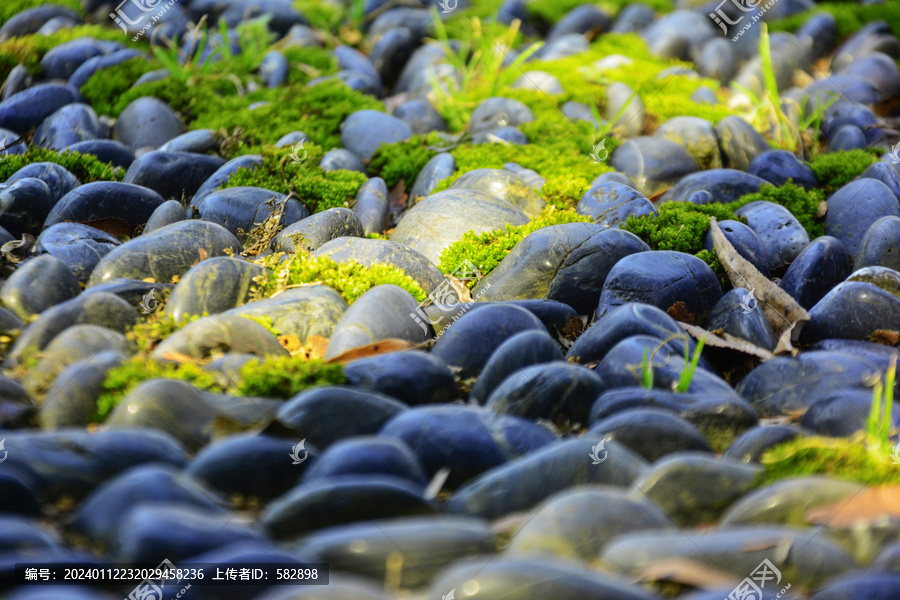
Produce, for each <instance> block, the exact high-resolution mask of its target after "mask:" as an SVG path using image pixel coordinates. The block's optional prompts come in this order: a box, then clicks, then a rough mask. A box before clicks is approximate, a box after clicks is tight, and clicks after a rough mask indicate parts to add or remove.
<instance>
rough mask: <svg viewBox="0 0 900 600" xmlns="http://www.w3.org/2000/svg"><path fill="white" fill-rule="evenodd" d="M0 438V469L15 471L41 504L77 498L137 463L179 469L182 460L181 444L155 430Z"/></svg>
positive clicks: (36, 433)
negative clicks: (0, 457) (2, 454)
mask: <svg viewBox="0 0 900 600" xmlns="http://www.w3.org/2000/svg"><path fill="white" fill-rule="evenodd" d="M4 435H5V434H4ZM5 439H6V443H5V446H6V450H7V451H8V452H9V456H8V457H7V460H6V461H4V463H3V473H12V474H16V475H21V477H22V479H23V481H27V482H28V483H29V487H30V488H31V489H32V490H33V491H34V493H35V495H36V496H37V497H38V498H40V499H41V500H42V501H44V502H56V501H58V500H59V499H61V498H63V497H69V498H73V499H75V500H80V499H81V498H84V497H85V496H86V495H87V494H89V493H90V492H91V491H92V490H94V489H95V488H96V487H97V486H98V485H100V484H101V483H103V482H104V481H106V480H108V479H110V478H112V477H115V476H116V475H117V474H119V473H121V472H123V471H125V470H127V469H129V468H131V467H134V466H137V465H141V464H145V463H164V464H166V465H172V466H173V467H177V468H181V467H183V466H184V464H185V462H186V459H185V455H184V450H183V449H182V447H181V446H180V445H179V444H178V443H176V442H175V440H173V439H172V438H171V437H169V436H167V435H165V434H163V433H162V432H158V431H147V430H145V431H131V432H127V433H125V432H121V431H109V430H100V431H97V432H93V433H90V432H87V431H85V430H84V429H69V430H63V431H55V432H22V433H16V434H10V435H7V436H6V438H5ZM110 457H114V458H115V460H110ZM156 468H162V466H161V465H159V466H157V467H156ZM170 468H171V467H170ZM173 471H174V469H173ZM118 509H121V507H118Z"/></svg>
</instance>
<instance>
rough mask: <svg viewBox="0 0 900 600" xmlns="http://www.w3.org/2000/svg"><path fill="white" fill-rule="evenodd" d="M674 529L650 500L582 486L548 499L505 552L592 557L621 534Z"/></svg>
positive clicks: (585, 559)
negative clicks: (635, 498)
mask: <svg viewBox="0 0 900 600" xmlns="http://www.w3.org/2000/svg"><path fill="white" fill-rule="evenodd" d="M667 527H671V524H670V523H669V520H668V518H666V516H665V514H664V513H663V512H662V511H660V510H659V508H657V507H656V506H654V505H653V504H651V503H650V502H644V501H639V500H632V499H631V498H629V497H628V496H626V495H625V494H624V493H622V492H621V491H619V490H617V489H615V488H609V487H603V486H578V487H575V488H572V489H571V490H564V491H562V492H560V493H558V494H555V495H553V496H551V497H550V498H548V499H547V501H546V502H545V503H544V504H543V505H542V506H541V507H540V508H539V509H538V510H536V511H535V514H534V516H533V518H531V519H529V520H528V522H526V523H525V525H524V526H523V527H522V528H521V529H520V530H519V531H517V532H516V534H515V535H514V536H513V538H512V539H511V540H510V541H509V546H508V547H507V549H506V551H505V554H506V555H507V556H512V557H528V556H532V557H536V556H546V557H548V558H562V559H575V560H582V561H590V560H593V559H594V558H595V557H596V556H597V555H598V554H599V553H600V551H601V550H602V548H603V546H604V545H605V544H606V543H607V542H609V541H610V540H611V539H613V538H614V537H615V536H617V535H621V534H623V533H629V532H632V531H642V530H647V529H665V528H667Z"/></svg>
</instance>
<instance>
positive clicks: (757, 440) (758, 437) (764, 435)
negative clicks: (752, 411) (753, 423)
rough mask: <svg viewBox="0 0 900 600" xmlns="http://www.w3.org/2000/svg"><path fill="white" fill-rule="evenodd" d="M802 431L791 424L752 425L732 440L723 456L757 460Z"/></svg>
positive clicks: (750, 460) (744, 460)
mask: <svg viewBox="0 0 900 600" xmlns="http://www.w3.org/2000/svg"><path fill="white" fill-rule="evenodd" d="M800 435H803V433H802V432H801V431H800V429H798V428H797V427H795V426H793V425H768V426H760V427H753V428H752V429H748V430H747V431H745V432H744V433H742V434H741V436H740V437H739V438H737V439H736V440H734V442H732V443H731V445H730V446H729V447H728V450H726V451H725V454H723V456H724V457H725V458H732V459H734V460H740V461H743V462H759V460H760V459H761V458H762V456H763V454H765V453H766V451H768V450H769V449H771V448H772V447H774V446H777V445H779V444H783V443H785V442H789V441H791V440H793V439H796V438H797V437H798V436H800Z"/></svg>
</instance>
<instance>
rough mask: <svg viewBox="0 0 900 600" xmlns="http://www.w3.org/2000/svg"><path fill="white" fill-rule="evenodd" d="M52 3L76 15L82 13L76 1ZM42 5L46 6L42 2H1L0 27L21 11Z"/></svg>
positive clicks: (56, 0) (17, 0)
mask: <svg viewBox="0 0 900 600" xmlns="http://www.w3.org/2000/svg"><path fill="white" fill-rule="evenodd" d="M53 3H54V4H56V5H57V6H62V7H64V8H69V9H71V10H74V11H75V12H76V13H78V14H82V13H83V12H84V11H83V10H82V8H81V2H79V1H78V0H55V1H54V2H53ZM43 4H46V2H45V1H44V0H3V2H2V3H0V26H2V25H3V24H4V23H6V22H7V21H9V20H10V19H11V18H13V17H14V16H16V15H17V14H19V13H20V12H22V11H23V10H28V9H29V8H35V7H37V6H41V5H43Z"/></svg>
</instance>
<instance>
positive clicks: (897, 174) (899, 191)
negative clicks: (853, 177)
mask: <svg viewBox="0 0 900 600" xmlns="http://www.w3.org/2000/svg"><path fill="white" fill-rule="evenodd" d="M859 178H860V179H877V180H878V181H880V182H881V183H883V184H884V185H886V186H888V187H889V188H890V189H891V191H892V192H894V195H895V196H897V197H900V171H897V167H896V165H895V164H893V163H892V164H887V163H885V162H877V163H875V164H873V165H871V166H870V167H869V168H868V169H866V170H865V171H863V174H862V175H860V176H859Z"/></svg>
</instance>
